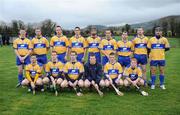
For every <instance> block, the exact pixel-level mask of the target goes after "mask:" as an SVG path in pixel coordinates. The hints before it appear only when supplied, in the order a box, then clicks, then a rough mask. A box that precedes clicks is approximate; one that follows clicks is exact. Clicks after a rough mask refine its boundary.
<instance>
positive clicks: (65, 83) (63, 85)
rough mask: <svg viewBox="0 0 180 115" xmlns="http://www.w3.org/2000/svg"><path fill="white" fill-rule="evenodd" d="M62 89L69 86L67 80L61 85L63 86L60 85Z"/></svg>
mask: <svg viewBox="0 0 180 115" xmlns="http://www.w3.org/2000/svg"><path fill="white" fill-rule="evenodd" d="M60 86H61V87H62V88H65V87H67V86H68V82H67V80H64V81H63V82H62V83H61V85H60Z"/></svg>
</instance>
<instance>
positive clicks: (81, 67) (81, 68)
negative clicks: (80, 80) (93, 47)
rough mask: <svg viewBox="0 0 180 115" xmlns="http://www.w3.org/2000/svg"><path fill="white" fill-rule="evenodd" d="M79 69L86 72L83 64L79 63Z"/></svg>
mask: <svg viewBox="0 0 180 115" xmlns="http://www.w3.org/2000/svg"><path fill="white" fill-rule="evenodd" d="M79 66H80V67H79V71H80V73H83V72H84V66H83V64H81V63H80V64H79Z"/></svg>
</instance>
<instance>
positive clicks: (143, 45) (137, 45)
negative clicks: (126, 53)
mask: <svg viewBox="0 0 180 115" xmlns="http://www.w3.org/2000/svg"><path fill="white" fill-rule="evenodd" d="M132 43H133V45H134V53H135V54H147V43H148V38H147V37H145V36H144V37H142V38H140V37H135V38H134V39H133V40H132Z"/></svg>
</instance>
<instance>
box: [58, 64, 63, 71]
mask: <svg viewBox="0 0 180 115" xmlns="http://www.w3.org/2000/svg"><path fill="white" fill-rule="evenodd" d="M63 67H64V64H63V63H60V64H59V67H58V68H59V71H61V72H62V71H63Z"/></svg>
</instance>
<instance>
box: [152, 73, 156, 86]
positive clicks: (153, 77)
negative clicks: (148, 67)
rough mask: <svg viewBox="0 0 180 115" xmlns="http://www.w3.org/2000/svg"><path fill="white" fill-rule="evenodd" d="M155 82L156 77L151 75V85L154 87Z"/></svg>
mask: <svg viewBox="0 0 180 115" xmlns="http://www.w3.org/2000/svg"><path fill="white" fill-rule="evenodd" d="M155 81H156V76H155V75H151V84H152V85H155Z"/></svg>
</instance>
